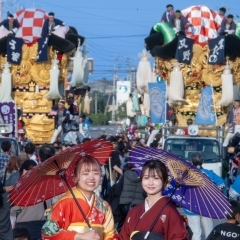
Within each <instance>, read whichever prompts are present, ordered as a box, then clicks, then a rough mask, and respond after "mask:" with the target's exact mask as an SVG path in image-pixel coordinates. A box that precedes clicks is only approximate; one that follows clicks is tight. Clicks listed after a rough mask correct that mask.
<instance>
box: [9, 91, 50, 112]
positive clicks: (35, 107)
mask: <svg viewBox="0 0 240 240" xmlns="http://www.w3.org/2000/svg"><path fill="white" fill-rule="evenodd" d="M47 93H48V90H41V91H39V92H38V93H35V92H20V91H19V90H18V91H15V92H14V93H13V98H14V100H15V101H16V103H17V106H18V107H21V108H22V109H23V112H24V113H49V112H50V110H51V107H52V101H51V100H49V99H47V98H44V97H43V96H44V95H46V94H47Z"/></svg>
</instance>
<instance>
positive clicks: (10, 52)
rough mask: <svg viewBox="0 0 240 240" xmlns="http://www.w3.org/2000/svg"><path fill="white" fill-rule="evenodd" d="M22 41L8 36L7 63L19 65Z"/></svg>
mask: <svg viewBox="0 0 240 240" xmlns="http://www.w3.org/2000/svg"><path fill="white" fill-rule="evenodd" d="M22 46H23V40H22V39H20V38H16V37H13V36H8V40H7V61H8V62H9V63H12V64H15V65H19V64H20V63H21V60H22Z"/></svg>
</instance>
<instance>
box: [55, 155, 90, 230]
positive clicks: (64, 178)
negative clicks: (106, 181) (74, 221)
mask: <svg viewBox="0 0 240 240" xmlns="http://www.w3.org/2000/svg"><path fill="white" fill-rule="evenodd" d="M54 163H55V164H56V166H57V167H58V169H59V170H60V167H59V165H58V163H57V161H56V160H55V161H54ZM59 176H60V177H61V178H62V179H63V181H64V182H65V183H66V185H67V187H68V189H69V191H70V193H71V195H72V197H73V199H74V201H75V203H76V204H77V207H78V209H79V211H80V212H81V214H82V216H83V218H84V220H85V222H86V224H87V226H88V228H89V230H90V231H92V230H93V229H92V226H91V225H90V223H89V221H88V219H87V217H86V215H85V213H84V212H83V209H82V207H81V206H80V204H79V202H78V200H77V198H76V196H75V195H74V193H73V190H72V188H71V186H70V184H69V183H68V181H67V179H66V175H65V173H64V174H59Z"/></svg>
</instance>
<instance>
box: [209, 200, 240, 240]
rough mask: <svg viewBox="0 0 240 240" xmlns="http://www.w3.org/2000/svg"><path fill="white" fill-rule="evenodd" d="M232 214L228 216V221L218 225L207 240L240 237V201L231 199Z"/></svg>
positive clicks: (228, 239) (230, 239) (225, 239)
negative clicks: (239, 224)
mask: <svg viewBox="0 0 240 240" xmlns="http://www.w3.org/2000/svg"><path fill="white" fill-rule="evenodd" d="M230 204H231V207H230V208H231V211H232V213H231V215H229V216H228V217H227V222H226V223H222V224H219V225H217V226H216V227H215V228H214V229H213V230H212V232H211V233H210V234H209V235H208V237H207V240H216V239H221V240H235V239H240V227H239V226H238V223H240V203H239V202H237V201H234V200H232V201H230Z"/></svg>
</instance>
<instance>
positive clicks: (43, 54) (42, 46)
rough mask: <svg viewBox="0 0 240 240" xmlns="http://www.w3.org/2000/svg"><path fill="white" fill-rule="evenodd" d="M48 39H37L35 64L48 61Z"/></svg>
mask: <svg viewBox="0 0 240 240" xmlns="http://www.w3.org/2000/svg"><path fill="white" fill-rule="evenodd" d="M48 39H49V37H44V38H40V39H38V54H37V57H36V62H46V61H47V60H48Z"/></svg>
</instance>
